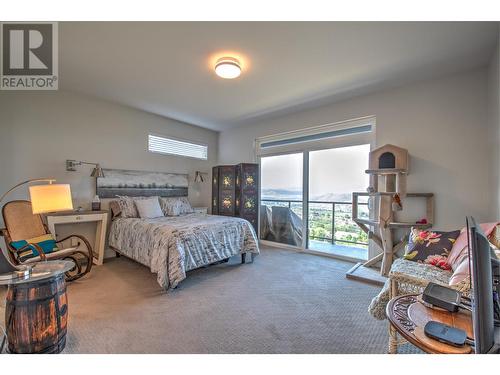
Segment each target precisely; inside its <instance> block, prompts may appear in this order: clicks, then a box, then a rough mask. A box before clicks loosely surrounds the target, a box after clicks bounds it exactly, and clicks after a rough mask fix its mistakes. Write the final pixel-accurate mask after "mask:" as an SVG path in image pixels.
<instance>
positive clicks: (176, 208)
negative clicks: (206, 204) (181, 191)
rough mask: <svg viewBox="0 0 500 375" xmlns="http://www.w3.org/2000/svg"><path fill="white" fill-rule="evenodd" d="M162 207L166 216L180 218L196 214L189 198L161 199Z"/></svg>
mask: <svg viewBox="0 0 500 375" xmlns="http://www.w3.org/2000/svg"><path fill="white" fill-rule="evenodd" d="M160 207H161V210H162V211H163V214H164V215H165V216H179V215H184V214H190V213H193V212H194V211H193V207H191V203H189V201H188V199H187V197H168V198H163V197H161V198H160Z"/></svg>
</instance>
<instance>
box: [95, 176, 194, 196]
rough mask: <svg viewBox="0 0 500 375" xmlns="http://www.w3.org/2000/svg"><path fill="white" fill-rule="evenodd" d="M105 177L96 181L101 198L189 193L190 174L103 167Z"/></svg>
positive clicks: (182, 194) (181, 194)
mask: <svg viewBox="0 0 500 375" xmlns="http://www.w3.org/2000/svg"><path fill="white" fill-rule="evenodd" d="M103 172H104V177H98V178H97V181H96V184H97V186H96V193H97V195H98V196H99V198H115V197H116V196H118V195H126V196H130V197H149V196H155V195H157V196H160V197H185V196H187V195H188V175H187V174H178V173H167V172H146V171H129V170H123V169H103Z"/></svg>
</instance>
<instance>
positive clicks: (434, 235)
mask: <svg viewBox="0 0 500 375" xmlns="http://www.w3.org/2000/svg"><path fill="white" fill-rule="evenodd" d="M459 234H460V231H459V230H455V231H453V232H431V231H429V230H420V229H417V228H412V229H411V232H410V238H409V241H408V245H407V246H406V253H405V255H404V259H406V260H412V261H414V262H420V263H426V264H431V265H433V266H436V267H439V268H442V269H444V270H451V266H450V264H449V263H448V262H447V258H448V254H449V253H450V251H451V248H452V247H453V244H454V243H455V241H456V239H457V237H458V235H459Z"/></svg>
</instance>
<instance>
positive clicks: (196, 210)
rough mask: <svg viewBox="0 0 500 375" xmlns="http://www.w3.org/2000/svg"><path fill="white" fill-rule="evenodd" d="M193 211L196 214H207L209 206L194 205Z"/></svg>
mask: <svg viewBox="0 0 500 375" xmlns="http://www.w3.org/2000/svg"><path fill="white" fill-rule="evenodd" d="M193 211H194V213H195V214H207V213H208V207H193Z"/></svg>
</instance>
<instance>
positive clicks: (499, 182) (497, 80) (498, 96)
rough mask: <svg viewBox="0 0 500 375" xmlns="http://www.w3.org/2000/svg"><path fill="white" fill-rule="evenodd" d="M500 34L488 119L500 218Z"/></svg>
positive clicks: (495, 209) (496, 213)
mask: <svg viewBox="0 0 500 375" xmlns="http://www.w3.org/2000/svg"><path fill="white" fill-rule="evenodd" d="M499 43H500V34H499V40H497V46H496V49H495V51H494V53H493V55H492V57H491V61H490V64H489V67H488V118H489V122H490V126H491V128H490V130H491V136H490V147H491V149H492V155H493V157H492V163H493V165H492V169H491V178H492V182H491V183H492V186H493V189H494V193H495V197H496V199H495V201H494V204H492V205H491V211H492V214H493V215H494V216H495V217H497V218H500V92H499V90H500V74H499V73H500V44H499Z"/></svg>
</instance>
